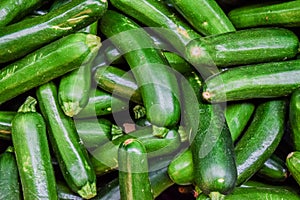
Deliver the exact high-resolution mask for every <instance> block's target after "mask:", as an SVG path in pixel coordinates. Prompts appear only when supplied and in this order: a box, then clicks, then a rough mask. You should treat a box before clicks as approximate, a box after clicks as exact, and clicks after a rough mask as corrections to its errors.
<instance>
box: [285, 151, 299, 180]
mask: <svg viewBox="0 0 300 200" xmlns="http://www.w3.org/2000/svg"><path fill="white" fill-rule="evenodd" d="M299 158H300V152H299V151H293V152H291V153H289V154H288V155H287V157H286V166H287V168H288V170H289V172H290V173H291V175H292V177H293V178H294V180H295V181H296V182H297V183H298V185H300V173H299V172H300V171H299V163H300V159H299Z"/></svg>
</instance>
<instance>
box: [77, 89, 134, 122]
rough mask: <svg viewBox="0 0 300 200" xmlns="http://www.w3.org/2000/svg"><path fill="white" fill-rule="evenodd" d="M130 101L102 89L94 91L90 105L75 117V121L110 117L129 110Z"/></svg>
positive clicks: (91, 92) (90, 98) (92, 91)
mask: <svg viewBox="0 0 300 200" xmlns="http://www.w3.org/2000/svg"><path fill="white" fill-rule="evenodd" d="M128 107H129V105H128V101H126V100H125V99H122V98H118V97H116V96H113V95H112V94H110V93H108V92H105V91H103V90H101V89H92V90H91V91H90V97H89V102H88V104H87V105H86V106H85V107H84V108H83V109H82V110H81V111H80V112H79V113H78V114H77V115H75V116H74V118H75V119H80V118H90V117H96V116H103V115H108V114H111V113H114V112H120V111H124V110H127V109H128Z"/></svg>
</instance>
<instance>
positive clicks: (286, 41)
mask: <svg viewBox="0 0 300 200" xmlns="http://www.w3.org/2000/svg"><path fill="white" fill-rule="evenodd" d="M298 47H299V40H298V37H297V36H296V35H295V34H294V33H293V32H292V31H290V30H288V29H284V28H275V27H270V28H253V29H245V30H239V31H235V32H228V33H223V34H218V35H211V36H207V37H202V38H198V39H195V40H193V41H191V42H190V43H189V44H188V45H187V47H186V59H187V60H188V61H189V62H191V63H192V64H193V66H194V67H196V68H197V70H198V71H200V72H201V70H203V69H202V68H205V65H209V66H217V67H229V66H236V65H244V64H254V63H261V62H270V61H282V60H287V59H291V58H294V57H295V56H296V54H297V53H298Z"/></svg>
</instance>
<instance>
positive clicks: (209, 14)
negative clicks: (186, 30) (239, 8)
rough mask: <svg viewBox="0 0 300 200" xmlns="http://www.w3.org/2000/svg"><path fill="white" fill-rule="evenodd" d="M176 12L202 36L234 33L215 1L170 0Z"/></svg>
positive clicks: (233, 28) (232, 27)
mask: <svg viewBox="0 0 300 200" xmlns="http://www.w3.org/2000/svg"><path fill="white" fill-rule="evenodd" d="M171 2H172V3H173V5H174V7H175V8H176V10H177V11H178V12H179V13H180V14H181V15H182V16H183V17H184V18H185V19H186V20H187V21H188V22H189V23H190V24H191V25H192V26H193V27H194V28H195V29H196V30H197V31H198V32H199V33H201V34H202V35H205V36H207V35H215V34H221V33H226V32H231V31H235V27H234V26H233V25H232V23H231V21H230V20H229V19H228V17H227V16H226V14H225V12H224V11H223V10H222V8H221V7H220V6H219V5H218V3H217V2H216V1H208V0H198V1H193V0H171Z"/></svg>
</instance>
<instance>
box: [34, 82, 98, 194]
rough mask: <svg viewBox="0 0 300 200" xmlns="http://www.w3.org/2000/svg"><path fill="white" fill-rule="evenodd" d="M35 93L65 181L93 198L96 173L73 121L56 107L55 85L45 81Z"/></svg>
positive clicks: (78, 191)
mask: <svg viewBox="0 0 300 200" xmlns="http://www.w3.org/2000/svg"><path fill="white" fill-rule="evenodd" d="M36 95H37V98H38V101H39V106H40V109H41V112H42V114H43V116H44V118H45V121H46V124H47V129H48V132H49V138H50V142H51V146H52V149H53V152H54V154H55V157H56V158H57V160H58V164H59V167H60V170H61V172H62V174H63V176H64V179H65V181H66V182H67V184H68V186H69V187H70V188H71V189H72V191H74V192H76V193H78V194H79V195H80V196H81V197H83V198H86V199H89V198H92V197H93V196H95V195H96V175H95V172H94V170H93V168H92V166H91V163H90V160H89V157H88V154H87V151H86V148H85V147H84V146H83V144H82V142H81V141H80V138H79V135H78V133H77V131H76V127H75V124H74V121H73V120H72V118H70V117H68V116H66V115H65V114H64V113H63V111H62V110H61V108H60V106H59V103H58V99H57V88H56V85H55V84H54V83H53V82H48V83H46V84H44V85H42V86H40V87H38V89H37V91H36Z"/></svg>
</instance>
